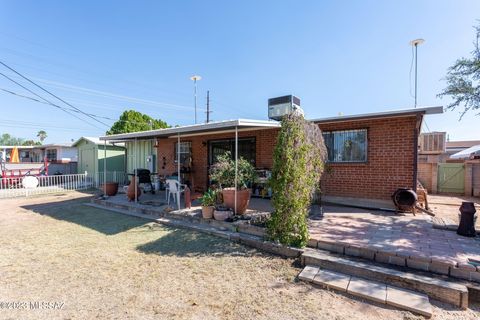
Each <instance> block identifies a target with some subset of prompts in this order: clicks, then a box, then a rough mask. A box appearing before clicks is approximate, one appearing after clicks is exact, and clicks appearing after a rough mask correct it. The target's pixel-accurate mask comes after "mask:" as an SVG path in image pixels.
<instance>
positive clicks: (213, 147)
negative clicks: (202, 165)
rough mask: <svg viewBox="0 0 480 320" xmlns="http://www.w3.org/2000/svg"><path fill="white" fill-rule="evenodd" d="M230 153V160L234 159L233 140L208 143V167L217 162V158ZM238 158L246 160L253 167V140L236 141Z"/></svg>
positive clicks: (254, 147)
mask: <svg viewBox="0 0 480 320" xmlns="http://www.w3.org/2000/svg"><path fill="white" fill-rule="evenodd" d="M225 152H230V154H231V155H232V158H235V139H225V140H216V141H210V142H209V155H208V163H209V164H210V165H212V164H214V163H215V162H216V161H217V158H218V156H220V155H223V154H225ZM238 157H239V158H240V157H242V158H244V159H246V160H248V161H249V162H250V163H251V164H252V165H253V166H255V157H256V143H255V138H240V139H238Z"/></svg>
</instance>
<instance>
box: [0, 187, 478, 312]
mask: <svg viewBox="0 0 480 320" xmlns="http://www.w3.org/2000/svg"><path fill="white" fill-rule="evenodd" d="M87 200H88V198H85V197H84V196H82V194H77V193H70V194H68V195H60V196H48V197H42V198H32V199H14V200H2V201H0V208H2V209H1V210H0V248H1V252H0V275H1V276H0V319H95V318H98V319H105V318H107V319H166V318H168V319H361V320H369V319H416V318H421V317H417V316H415V315H413V314H411V313H409V312H403V311H398V310H395V309H392V308H390V307H386V306H383V305H376V304H371V303H366V302H363V301H362V300H359V299H355V298H351V297H347V296H344V295H341V294H337V293H334V292H330V291H327V290H323V289H320V288H318V287H313V286H311V285H307V284H304V283H301V282H296V281H295V277H296V275H297V274H298V273H299V271H300V269H299V267H298V266H297V265H296V264H295V262H294V261H293V260H288V259H281V258H279V257H276V256H272V255H268V254H264V253H261V252H258V251H256V250H254V249H250V248H247V247H244V246H241V245H238V244H234V243H231V242H229V241H226V240H223V239H220V238H216V237H212V236H208V235H204V234H200V233H196V232H192V231H188V230H182V229H175V228H167V227H165V226H161V225H158V224H155V223H151V222H146V221H144V220H141V219H138V218H134V217H129V216H123V215H119V214H116V213H111V212H108V211H104V210H99V209H94V208H91V207H87V206H84V205H82V202H85V201H87ZM2 302H18V304H17V306H16V307H17V308H23V309H9V308H12V305H11V304H10V305H8V308H7V306H5V304H2ZM35 302H38V304H37V305H35V304H34V303H35ZM46 302H49V303H50V304H46ZM31 303H32V304H31ZM55 303H56V304H55ZM58 307H61V309H54V308H58ZM46 308H51V309H46ZM434 308H435V311H434V313H435V319H475V318H477V319H478V318H479V317H480V313H478V310H479V309H478V307H476V306H474V308H475V309H476V310H477V311H473V310H471V309H469V310H467V311H461V310H458V309H455V308H451V307H449V306H445V305H442V304H439V303H436V302H434Z"/></svg>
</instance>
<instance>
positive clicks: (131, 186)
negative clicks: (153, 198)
mask: <svg viewBox="0 0 480 320" xmlns="http://www.w3.org/2000/svg"><path fill="white" fill-rule="evenodd" d="M136 178H137V177H135V176H132V180H130V184H129V185H128V189H127V198H128V201H134V200H135V185H136ZM141 193H142V190H140V187H139V186H138V185H137V200H138V198H139V197H140V194H141Z"/></svg>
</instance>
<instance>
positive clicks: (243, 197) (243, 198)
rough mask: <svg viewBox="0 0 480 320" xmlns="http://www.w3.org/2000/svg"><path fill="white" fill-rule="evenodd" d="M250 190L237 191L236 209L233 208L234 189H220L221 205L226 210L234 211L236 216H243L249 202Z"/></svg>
mask: <svg viewBox="0 0 480 320" xmlns="http://www.w3.org/2000/svg"><path fill="white" fill-rule="evenodd" d="M250 194H251V190H250V189H243V190H237V207H236V208H234V206H235V188H225V189H222V195H223V203H224V204H225V206H226V207H227V208H230V209H234V210H233V211H234V212H235V213H236V214H244V213H245V211H247V207H248V203H249V202H250Z"/></svg>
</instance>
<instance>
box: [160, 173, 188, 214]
mask: <svg viewBox="0 0 480 320" xmlns="http://www.w3.org/2000/svg"><path fill="white" fill-rule="evenodd" d="M165 182H166V184H167V188H166V192H167V198H168V199H167V205H170V196H171V195H173V201H174V202H176V203H177V204H178V209H179V210H180V195H181V193H182V192H184V191H185V187H186V185H184V184H181V183H180V182H178V181H177V180H170V179H167V180H166V181H165Z"/></svg>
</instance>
